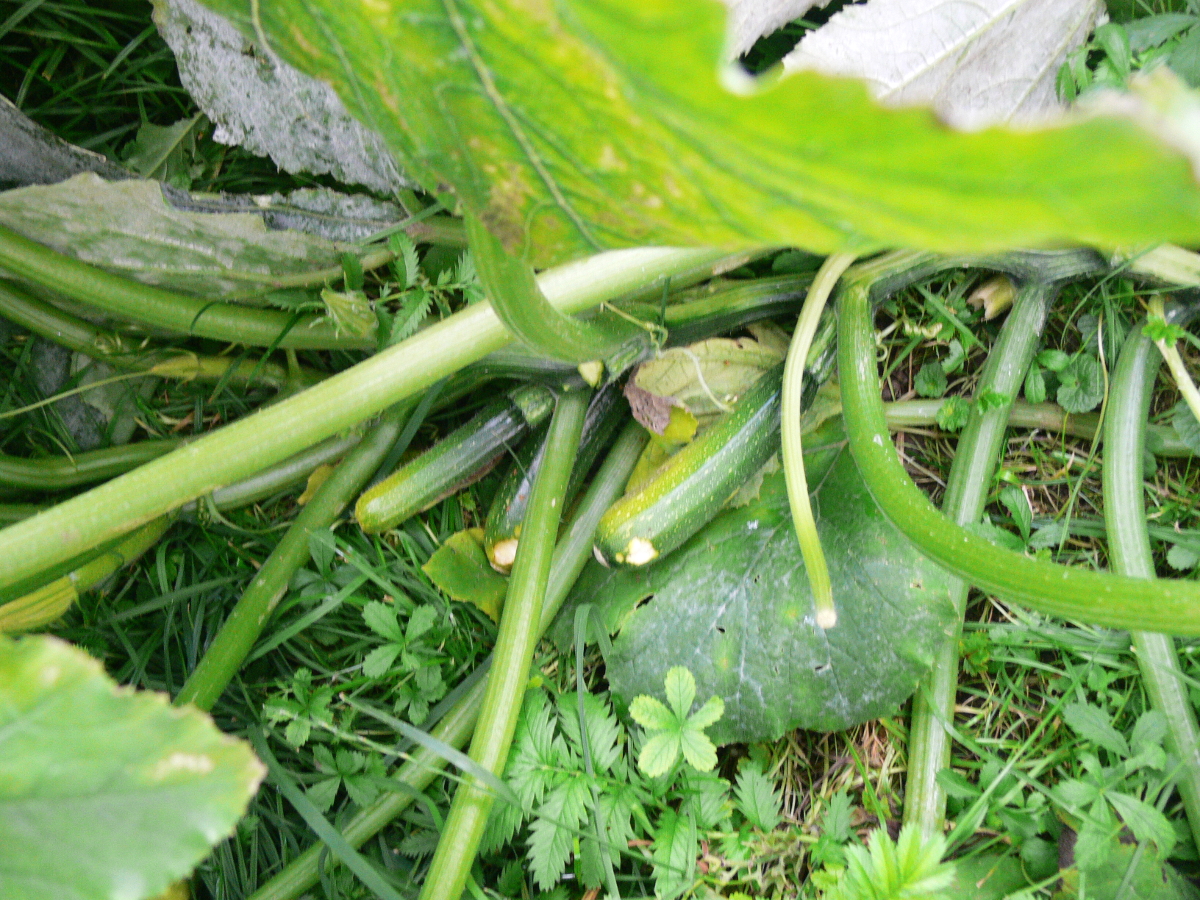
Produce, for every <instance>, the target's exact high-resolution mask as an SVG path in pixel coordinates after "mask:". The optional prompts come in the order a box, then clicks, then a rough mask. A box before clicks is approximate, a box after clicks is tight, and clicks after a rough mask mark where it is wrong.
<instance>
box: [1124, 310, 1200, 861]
mask: <svg viewBox="0 0 1200 900" xmlns="http://www.w3.org/2000/svg"><path fill="white" fill-rule="evenodd" d="M1157 371H1158V358H1157V356H1156V354H1155V351H1154V349H1153V346H1152V343H1151V341H1150V339H1149V338H1147V337H1145V336H1144V335H1142V334H1141V332H1140V330H1139V329H1136V328H1135V329H1134V330H1133V332H1132V333H1131V334H1130V335H1129V337H1128V338H1127V339H1126V340H1125V346H1124V347H1122V348H1121V353H1120V355H1119V356H1118V357H1117V364H1116V367H1115V368H1114V370H1113V376H1112V381H1111V384H1110V388H1109V398H1108V409H1107V419H1106V421H1105V423H1104V448H1105V452H1104V522H1105V526H1106V528H1107V531H1108V552H1109V558H1110V559H1111V560H1112V567H1113V569H1114V570H1115V571H1117V572H1120V573H1121V574H1122V575H1129V576H1131V577H1134V578H1145V579H1153V578H1154V577H1155V572H1154V559H1153V557H1152V555H1151V553H1150V536H1149V533H1148V531H1147V527H1146V505H1145V500H1144V496H1143V488H1142V452H1143V449H1144V446H1145V442H1144V439H1143V434H1144V429H1145V425H1146V418H1147V416H1148V415H1149V414H1150V402H1151V399H1152V396H1153V393H1154V379H1155V375H1156V374H1157ZM1130 638H1131V639H1132V641H1133V646H1134V649H1135V650H1136V653H1137V661H1138V668H1139V669H1140V670H1141V673H1142V682H1143V683H1144V684H1145V686H1146V693H1147V695H1148V696H1149V697H1150V704H1151V707H1152V708H1153V709H1157V710H1158V711H1159V712H1161V713H1162V714H1163V716H1164V718H1165V719H1166V722H1167V739H1166V745H1167V750H1168V751H1169V752H1170V753H1171V754H1172V755H1173V756H1174V757H1175V758H1176V759H1177V760H1178V761H1179V771H1178V773H1177V775H1176V782H1175V785H1176V787H1177V788H1178V790H1179V795H1180V797H1182V798H1183V806H1184V809H1185V810H1186V812H1187V817H1188V823H1189V824H1190V825H1191V829H1192V836H1193V838H1194V839H1195V840H1196V842H1197V844H1198V845H1200V727H1197V724H1196V713H1195V711H1194V709H1193V708H1192V704H1191V701H1190V699H1189V698H1188V686H1187V681H1186V676H1185V675H1184V673H1183V671H1182V670H1181V668H1180V665H1179V657H1178V655H1177V654H1176V652H1175V642H1174V641H1173V640H1172V639H1171V638H1170V637H1168V636H1167V635H1165V634H1156V633H1154V632H1147V631H1132V632H1130Z"/></svg>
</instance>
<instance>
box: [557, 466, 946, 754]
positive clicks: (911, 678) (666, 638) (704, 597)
mask: <svg viewBox="0 0 1200 900" xmlns="http://www.w3.org/2000/svg"><path fill="white" fill-rule="evenodd" d="M819 467H820V466H819V465H818V464H813V463H812V462H811V461H810V469H817V468H819ZM814 480H816V479H814ZM813 502H814V507H815V509H816V512H817V516H818V520H817V528H818V531H819V532H820V535H821V543H822V545H823V546H824V548H825V553H826V557H827V560H828V562H829V567H830V576H831V578H832V581H833V593H834V598H835V600H836V602H837V605H838V611H839V618H838V625H837V627H836V628H832V629H830V630H828V631H822V630H821V629H819V628H817V626H816V624H815V620H814V612H813V603H812V592H811V590H810V588H809V584H808V578H807V577H806V575H805V571H804V562H803V559H802V558H801V556H800V548H799V545H798V544H797V542H796V535H795V532H794V531H793V529H792V519H791V513H790V512H789V510H788V500H787V489H786V487H785V485H784V480H783V476H782V475H772V476H768V477H767V478H766V479H764V482H763V487H762V491H761V494H760V496H759V498H758V499H757V500H754V501H752V502H750V503H749V504H748V505H746V506H743V507H740V508H738V509H734V510H729V511H727V512H725V513H722V514H721V515H720V516H718V517H717V518H716V519H715V520H713V522H712V523H711V524H710V525H709V526H708V527H707V528H705V529H704V530H703V531H701V532H700V533H699V534H697V535H696V536H695V537H693V538H692V539H691V540H690V541H688V542H687V543H686V544H684V545H683V546H682V547H680V548H679V549H678V550H676V551H675V552H674V553H672V554H671V555H670V556H668V557H667V558H666V559H665V560H663V561H662V562H661V563H657V564H655V565H653V566H648V567H646V568H644V569H632V570H610V569H603V568H601V567H600V566H599V565H597V564H594V563H593V564H590V566H591V567H590V568H589V569H587V570H585V571H584V574H583V576H582V578H580V581H579V583H578V584H577V585H576V587H575V590H574V591H573V592H572V595H571V597H570V598H568V602H567V605H566V607H565V608H564V612H563V613H561V614H560V617H559V620H558V622H557V623H556V628H555V631H554V632H553V636H554V637H555V639H556V640H558V639H562V638H566V639H567V640H568V641H569V637H568V635H567V634H566V633H565V632H567V631H569V628H568V627H567V626H568V625H569V623H570V622H571V621H572V618H573V611H572V610H573V608H574V607H575V606H577V605H578V604H579V603H593V604H595V606H596V609H597V611H598V612H599V614H600V617H601V620H602V621H603V622H604V623H605V624H606V626H607V627H608V628H609V630H610V631H612V632H617V637H616V639H615V640H614V641H613V652H612V654H611V655H610V656H609V658H608V659H607V660H606V662H607V666H608V678H609V682H610V683H611V684H612V687H613V689H614V690H615V691H616V692H617V693H618V694H620V695H621V696H623V697H625V698H626V700H629V699H630V698H632V697H634V696H636V695H638V694H651V695H653V694H656V693H657V692H658V690H659V685H661V684H662V683H663V679H664V677H665V676H666V672H667V670H668V669H670V668H671V667H672V666H686V667H687V668H688V669H690V670H691V672H692V673H693V674H694V675H695V676H696V683H697V688H696V694H697V696H699V697H708V696H710V695H713V694H716V695H717V696H719V697H721V698H722V699H723V700H724V701H725V716H724V717H723V718H722V719H721V720H720V721H718V722H717V723H716V724H715V725H713V727H712V728H711V729H710V734H711V736H712V738H713V740H714V741H716V742H717V743H728V742H730V741H753V740H763V739H774V738H776V737H778V736H779V735H780V734H782V733H783V732H784V731H786V730H788V729H790V728H795V727H802V728H815V729H823V730H835V729H840V728H845V727H848V726H850V725H852V724H854V723H856V722H862V721H865V720H867V719H872V718H876V717H878V716H881V715H886V714H888V713H891V712H894V711H895V710H896V708H897V706H898V705H899V704H900V703H901V702H902V701H903V700H904V699H905V698H906V697H908V695H909V694H911V693H912V691H913V689H914V688H915V687H916V684H917V681H918V680H919V679H920V678H921V676H922V675H923V674H924V673H925V672H926V671H927V670H928V668H929V666H930V665H931V664H932V661H933V651H934V649H935V648H936V647H937V645H938V643H939V642H940V641H941V640H943V639H944V635H945V633H946V632H947V630H948V629H949V627H950V624H951V622H952V621H953V620H954V610H953V608H952V607H951V605H950V600H949V597H948V595H947V589H946V576H945V575H944V574H943V573H942V572H941V570H939V569H938V568H937V567H936V566H934V565H933V563H931V562H929V561H927V560H925V559H923V558H922V557H920V556H919V555H918V554H917V553H916V551H914V550H913V549H912V547H911V546H910V545H909V544H908V543H907V541H905V540H904V538H903V537H901V535H900V533H899V532H897V531H896V530H895V529H894V528H893V527H892V526H891V525H890V524H888V523H887V522H886V521H885V520H884V518H883V517H882V515H881V514H880V512H879V511H878V509H877V508H876V507H875V504H874V502H873V501H872V500H871V498H870V497H869V496H868V494H867V492H866V489H865V488H864V487H863V484H862V481H861V479H860V478H859V476H858V472H857V469H855V467H854V462H853V460H851V458H850V455H849V453H846V452H844V451H840V452H838V455H837V459H836V461H835V462H834V463H833V468H832V469H831V470H830V471H829V474H828V475H827V476H826V477H825V479H824V481H823V483H822V485H821V487H820V489H819V490H818V491H817V493H816V494H815V496H814V498H813ZM651 597H652V599H649V601H648V602H644V601H647V598H651Z"/></svg>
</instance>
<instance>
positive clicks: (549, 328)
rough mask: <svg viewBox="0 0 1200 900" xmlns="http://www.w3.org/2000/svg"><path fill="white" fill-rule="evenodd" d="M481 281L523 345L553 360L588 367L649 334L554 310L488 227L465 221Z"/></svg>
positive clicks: (611, 318)
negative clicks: (588, 364)
mask: <svg viewBox="0 0 1200 900" xmlns="http://www.w3.org/2000/svg"><path fill="white" fill-rule="evenodd" d="M466 226H467V237H468V238H469V239H470V242H471V255H472V257H473V258H474V260H475V267H476V269H477V270H478V272H479V281H480V282H481V283H482V284H483V289H484V291H486V292H487V296H488V299H489V300H491V302H492V307H493V308H494V309H495V310H496V315H498V316H499V317H500V321H502V322H503V323H504V326H505V327H506V328H507V329H508V330H509V331H511V332H512V333H513V335H515V336H516V337H517V339H518V340H520V341H521V342H522V343H524V344H526V345H527V346H529V347H531V348H532V349H534V350H536V351H537V352H538V353H541V354H543V355H545V356H548V357H550V358H551V359H563V360H566V361H568V362H573V363H586V362H590V361H592V360H597V359H602V358H604V357H606V356H609V355H610V354H613V353H616V352H618V351H619V350H620V349H621V348H622V347H623V346H625V345H626V344H629V343H630V342H631V341H636V340H638V339H639V338H646V337H647V333H646V332H645V331H643V330H642V329H640V328H638V327H637V326H636V325H633V324H632V323H630V322H627V321H625V320H623V319H619V318H617V317H615V316H612V315H605V316H602V317H601V318H599V319H595V320H583V319H576V318H572V317H570V316H565V315H563V314H562V313H560V312H559V311H558V310H556V309H555V308H554V307H553V306H551V305H550V303H549V301H548V300H547V299H546V295H545V294H543V293H542V289H541V288H540V287H539V286H538V282H537V278H536V277H535V276H534V274H533V269H532V268H530V267H529V266H528V265H526V264H525V263H523V262H521V260H519V259H517V258H516V257H515V256H512V255H511V254H510V253H509V252H508V251H507V250H505V249H504V246H503V245H502V244H501V243H500V241H499V240H498V239H497V238H496V236H495V235H493V234H492V233H491V232H490V231H488V230H487V228H485V227H484V225H483V223H482V222H480V221H479V219H477V218H475V217H474V216H468V217H467V220H466Z"/></svg>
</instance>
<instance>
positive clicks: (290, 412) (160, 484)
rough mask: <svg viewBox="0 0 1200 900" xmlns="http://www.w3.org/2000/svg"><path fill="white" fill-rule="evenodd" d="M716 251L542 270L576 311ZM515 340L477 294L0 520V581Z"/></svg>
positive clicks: (222, 481)
mask: <svg viewBox="0 0 1200 900" xmlns="http://www.w3.org/2000/svg"><path fill="white" fill-rule="evenodd" d="M718 258H719V257H717V256H716V255H715V254H714V253H713V251H711V250H675V249H663V248H640V249H637V250H618V251H614V252H611V253H604V254H601V255H599V256H595V257H591V258H590V259H586V260H581V261H579V262H576V263H571V264H568V265H565V266H562V267H559V268H557V269H552V270H549V271H547V272H544V273H542V275H541V278H540V284H541V286H542V288H543V290H544V291H545V294H546V296H547V297H549V298H550V300H551V302H552V303H553V304H554V305H555V306H556V307H557V308H558V309H560V310H561V311H563V312H568V313H574V312H581V311H583V310H585V309H588V308H589V307H592V306H595V305H596V304H597V303H600V302H601V301H604V300H608V299H612V298H613V297H619V296H622V295H624V294H626V293H629V292H632V291H635V290H641V289H645V288H647V287H649V286H651V285H653V284H655V283H660V284H661V282H662V281H663V280H665V279H669V278H670V277H671V276H672V275H673V274H675V273H679V272H683V273H689V272H694V271H695V270H696V269H697V268H698V267H703V266H711V265H712V264H713V261H714V259H718ZM0 264H3V263H2V262H0ZM508 340H509V337H508V334H507V332H506V331H505V329H504V326H503V325H502V324H501V323H500V320H499V319H498V318H497V317H496V314H495V313H494V312H493V311H492V308H491V306H490V305H489V304H487V303H476V304H473V305H471V306H468V307H467V308H466V309H463V310H460V311H459V312H457V313H455V314H454V315H452V316H450V317H448V318H446V319H444V320H443V321H441V322H439V323H437V324H435V325H432V326H430V327H429V328H426V329H425V330H423V331H420V332H418V333H417V334H415V335H413V336H412V337H410V338H409V339H408V340H406V341H402V342H401V343H399V344H395V345H393V346H391V347H388V348H387V349H386V350H384V351H382V352H380V353H377V354H376V355H374V356H372V357H369V358H368V359H365V360H363V361H362V362H360V363H359V364H358V365H356V366H353V367H352V368H350V369H347V370H346V371H344V372H340V373H338V374H337V375H333V376H331V377H329V378H327V379H325V380H324V381H322V382H321V383H320V384H317V385H314V386H313V387H311V388H309V389H307V390H305V391H303V392H301V393H299V394H295V395H293V396H291V397H288V398H286V399H285V400H281V401H280V402H279V403H276V404H275V405H274V406H269V407H266V408H264V409H260V410H259V411H258V412H256V413H254V414H253V415H251V416H248V417H246V418H245V419H241V420H239V421H237V422H233V423H231V424H229V425H227V426H225V427H224V428H221V429H219V430H217V431H213V432H211V433H209V434H206V435H204V436H203V437H201V438H198V439H197V440H195V441H193V442H192V443H190V444H187V445H186V446H184V447H181V448H179V449H178V450H176V451H174V452H172V453H169V454H167V455H166V456H163V457H160V458H159V459H156V460H154V461H152V462H150V463H147V464H146V465H144V466H141V467H139V468H137V469H135V470H134V471H132V472H129V473H127V474H125V475H122V476H120V477H119V478H115V479H113V480H111V481H108V482H106V483H105V484H102V485H100V486H98V487H96V488H93V489H92V490H90V491H88V492H87V493H85V494H80V495H79V496H77V497H73V498H71V499H70V500H67V501H65V502H63V503H60V504H58V505H57V506H55V507H53V508H51V509H48V510H45V511H43V512H41V513H39V514H38V515H36V516H33V517H32V518H30V519H25V520H23V521H21V522H18V523H16V524H14V525H10V526H8V527H7V528H5V529H3V530H0V588H3V587H6V586H8V585H10V584H13V583H15V582H17V581H20V580H22V579H24V578H26V577H28V576H30V575H34V574H36V573H38V572H40V571H42V570H44V569H46V568H48V567H50V566H52V565H54V564H55V563H57V562H61V561H63V560H67V559H71V558H73V557H75V556H78V555H80V554H81V553H84V552H86V551H87V550H88V549H90V548H92V547H95V546H97V545H98V544H101V543H104V542H105V541H108V540H112V539H114V538H117V537H119V536H120V535H122V534H124V533H125V532H127V531H129V530H131V529H132V528H135V527H137V526H138V525H139V524H141V523H143V522H148V521H149V520H150V519H153V518H157V517H158V516H160V515H162V514H164V513H166V512H168V511H170V510H172V509H177V508H179V507H180V506H183V505H184V504H186V503H188V502H189V501H192V500H194V499H196V498H197V497H201V496H203V495H205V494H208V493H211V492H213V491H214V490H216V489H218V488H220V487H222V486H224V485H228V484H232V483H233V482H235V481H239V480H241V479H243V478H246V477H248V476H250V475H253V474H254V473H255V472H258V471H261V470H262V469H265V468H267V467H269V466H272V465H274V464H275V463H277V462H279V461H280V460H283V459H285V458H286V457H288V456H291V455H292V454H295V453H299V452H300V451H301V450H304V449H306V448H308V447H311V446H312V445H313V444H315V443H317V442H318V441H321V440H324V439H325V438H327V437H330V436H332V435H334V434H337V433H338V432H339V431H342V430H344V429H347V428H351V427H353V426H354V425H357V424H358V423H359V422H361V421H363V420H364V419H367V418H369V417H370V416H373V415H377V414H378V413H379V412H380V411H381V410H383V409H384V408H386V407H388V406H391V405H393V404H395V403H398V402H399V401H401V400H403V399H405V398H406V397H410V396H412V395H413V394H416V393H418V392H420V391H423V390H425V389H426V388H428V387H429V386H430V385H432V384H433V383H434V382H437V381H439V380H441V379H442V378H444V377H446V376H447V375H450V374H452V373H454V372H456V371H458V370H459V369H461V368H463V367H464V366H466V365H468V364H469V363H472V362H475V361H477V360H479V359H481V358H482V357H484V356H486V355H487V354H488V353H490V352H492V351H493V350H498V349H499V348H500V347H502V346H504V345H505V344H506V343H507V342H508Z"/></svg>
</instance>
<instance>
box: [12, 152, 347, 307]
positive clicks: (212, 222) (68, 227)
mask: <svg viewBox="0 0 1200 900" xmlns="http://www.w3.org/2000/svg"><path fill="white" fill-rule="evenodd" d="M0 223H2V224H4V225H7V226H8V227H9V228H11V229H13V230H14V231H17V232H19V233H21V234H23V235H25V236H26V237H28V238H30V239H32V240H35V241H37V242H38V243H41V244H45V245H47V246H49V247H52V248H54V249H55V250H57V251H59V252H60V253H66V254H68V255H70V256H74V257H75V258H76V259H81V260H83V261H84V262H89V263H92V264H93V265H97V266H100V267H101V268H104V269H108V270H109V271H111V272H116V273H118V274H120V275H124V276H126V277H128V278H133V279H135V280H137V281H142V282H145V283H147V284H154V285H158V286H159V287H165V288H169V289H172V290H178V291H184V292H186V293H194V294H199V295H203V296H221V295H222V294H226V293H229V292H232V291H246V290H253V289H257V288H262V287H266V286H268V285H270V284H271V283H272V282H273V280H274V279H275V278H276V277H277V276H281V275H289V274H296V273H301V272H311V271H313V270H315V269H324V268H329V267H331V266H333V267H336V266H339V265H340V264H341V255H342V252H343V251H344V250H346V249H349V248H347V247H345V246H343V245H340V244H338V243H336V242H334V241H329V240H326V239H324V238H322V237H319V236H316V235H311V234H305V233H303V232H300V231H293V230H285V231H272V230H270V229H268V228H267V226H266V224H264V221H263V217H262V215H259V214H257V213H255V212H248V211H247V212H235V213H228V212H222V213H214V212H196V211H192V210H186V209H178V208H176V207H174V206H172V205H171V204H168V203H167V202H166V200H165V199H164V197H163V188H162V186H161V185H160V184H159V183H158V182H156V181H144V180H133V179H131V180H126V181H113V182H109V181H105V180H104V179H102V178H100V177H99V176H97V175H93V174H91V173H84V174H81V175H76V176H75V177H74V178H70V179H68V180H67V181H62V182H59V183H58V184H53V185H33V186H30V187H24V188H15V189H14V190H11V191H4V192H2V193H0Z"/></svg>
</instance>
